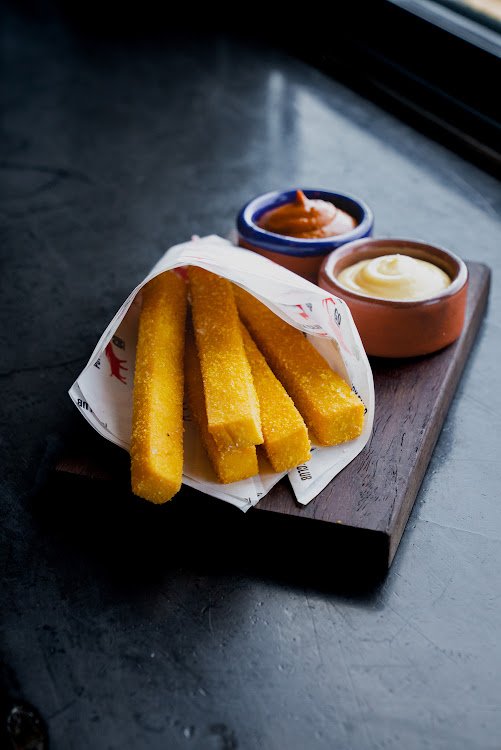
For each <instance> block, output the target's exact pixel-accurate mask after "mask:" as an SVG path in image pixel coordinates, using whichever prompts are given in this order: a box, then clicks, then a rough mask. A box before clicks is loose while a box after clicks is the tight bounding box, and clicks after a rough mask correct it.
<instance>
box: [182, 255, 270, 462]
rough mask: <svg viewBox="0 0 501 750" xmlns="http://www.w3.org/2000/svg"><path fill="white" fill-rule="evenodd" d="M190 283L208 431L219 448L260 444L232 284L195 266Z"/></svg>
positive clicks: (257, 406) (189, 273)
mask: <svg viewBox="0 0 501 750" xmlns="http://www.w3.org/2000/svg"><path fill="white" fill-rule="evenodd" d="M188 281H189V285H190V293H191V303H192V312H193V325H194V329H195V338H196V344H197V350H198V355H199V358H200V366H201V370H202V377H203V382H204V392H205V404H206V409H207V422H208V429H209V432H210V434H211V435H212V437H213V438H214V440H215V441H216V444H217V445H218V447H219V448H230V447H231V448H245V447H247V446H248V445H259V444H261V443H262V442H263V434H262V431H261V418H260V414H259V405H258V401H257V396H256V391H255V388H254V383H253V382H252V374H251V371H250V367H249V363H248V361H247V357H246V356H245V350H244V345H243V341H242V332H241V330H240V321H239V317H238V312H237V307H236V304H235V299H234V296H233V289H232V286H231V283H230V282H229V281H228V279H225V278H222V277H220V276H217V275H216V274H213V273H210V272H209V271H206V270H205V269H203V268H198V267H196V266H190V267H189V269H188Z"/></svg>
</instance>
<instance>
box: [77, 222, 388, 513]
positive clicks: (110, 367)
mask: <svg viewBox="0 0 501 750" xmlns="http://www.w3.org/2000/svg"><path fill="white" fill-rule="evenodd" d="M188 265H196V266H201V267H202V268H205V269H207V270H208V271H212V272H213V273H215V274H218V275H219V276H224V277H226V278H228V279H229V280H230V281H232V282H234V283H235V284H238V285H239V286H241V287H243V288H244V289H245V290H247V291H248V292H250V293H251V294H253V295H254V296H255V297H256V298H257V299H259V300H260V301H261V302H263V303H264V304H265V305H267V306H268V307H269V308H270V309H271V310H273V312H275V313H276V314H277V315H279V316H280V317H281V318H282V319H283V320H285V321H286V322H287V323H289V324H291V325H293V326H294V327H295V328H297V329H299V330H300V331H303V332H304V333H305V334H306V336H307V338H308V339H309V341H311V343H312V344H313V346H315V348H316V349H317V350H318V351H319V352H320V354H322V356H323V357H324V358H325V359H326V360H327V362H328V363H329V365H330V366H331V367H332V369H333V370H335V371H336V372H337V373H339V375H340V376H341V377H342V378H343V379H344V380H345V381H346V382H347V383H349V384H351V387H352V389H353V391H354V392H355V393H357V394H358V396H359V397H360V398H361V400H362V401H363V403H364V405H365V409H366V413H365V418H364V427H363V431H362V434H361V435H360V436H359V437H358V438H355V439H354V440H350V441H349V442H347V443H342V444H341V445H336V446H332V447H324V446H320V445H318V443H316V442H315V439H314V437H313V436H312V435H311V433H310V438H311V442H312V451H311V459H310V460H309V461H308V462H307V463H306V464H304V465H303V466H297V467H296V468H294V469H292V470H290V471H289V472H287V474H288V479H289V481H290V483H291V486H292V489H293V492H294V494H295V497H296V499H297V501H298V502H299V503H302V504H304V505H306V504H307V503H309V502H310V501H311V500H312V499H313V498H314V497H315V496H316V495H317V494H318V493H319V492H320V491H321V490H322V489H323V488H324V487H325V486H326V485H327V484H328V483H329V482H330V481H331V479H333V478H334V477H335V476H336V475H337V474H338V473H339V472H340V471H341V470H342V469H343V468H344V467H345V466H347V464H349V463H350V462H351V461H352V460H353V459H354V458H355V456H357V455H358V454H359V453H360V451H361V450H362V448H363V447H364V446H365V444H366V443H367V441H368V440H369V437H370V434H371V431H372V425H373V420H374V383H373V378H372V371H371V368H370V365H369V361H368V359H367V356H366V354H365V351H364V348H363V346H362V342H361V340H360V336H359V334H358V331H357V329H356V327H355V324H354V323H353V319H352V316H351V313H350V311H349V308H348V307H347V305H346V304H345V303H344V302H343V301H342V300H340V299H338V298H337V297H333V296H332V295H331V294H329V293H328V292H326V291H325V290H323V289H320V287H318V286H316V285H315V284H312V283H311V282H309V281H307V280H306V279H303V278H302V277H300V276H297V275H296V274H294V273H292V272H291V271H289V270H287V269H285V268H283V267H282V266H279V265H277V264H276V263H273V262H272V261H270V260H268V259H267V258H264V257H262V256H260V255H258V254H257V253H254V252H252V251H250V250H245V249H243V248H240V247H237V246H235V245H233V244H232V242H230V241H229V240H226V239H223V238H222V237H219V236H217V235H210V236H207V237H202V238H194V239H191V240H189V241H188V242H184V243H182V244H179V245H175V246H174V247H172V248H170V249H169V250H167V252H166V253H165V254H164V255H163V256H162V257H161V258H160V260H159V261H158V262H157V263H156V264H155V266H154V267H153V268H152V270H151V271H150V273H149V274H148V275H147V276H146V278H145V279H143V281H142V282H141V283H140V284H138V286H137V287H136V288H135V289H134V290H133V291H132V292H131V294H130V295H129V296H128V298H127V299H126V300H125V302H124V303H123V305H122V306H121V307H120V309H119V310H118V312H117V313H116V315H115V317H114V318H113V320H112V321H111V322H110V324H109V325H108V327H107V328H106V330H105V331H104V332H103V334H102V336H101V338H100V339H99V341H98V343H97V345H96V347H95V349H94V351H93V353H92V355H91V357H90V359H89V361H88V363H87V365H86V366H85V368H84V369H83V371H82V372H81V373H80V375H79V376H78V378H77V380H76V381H75V383H74V384H73V385H72V387H71V388H70V390H69V395H70V397H71V399H72V400H73V403H74V404H75V406H76V407H77V408H78V409H79V411H80V412H81V413H82V415H83V416H84V417H85V418H86V419H87V421H88V422H89V423H90V424H91V425H92V427H94V429H95V430H97V432H99V434H101V435H102V436H103V437H104V438H106V439H107V440H110V441H111V442H113V443H115V444H116V445H119V446H121V447H122V448H124V449H125V450H127V451H128V450H130V438H131V432H132V394H133V386H134V365H135V353H136V343H137V332H138V325H139V315H140V311H141V297H142V294H141V290H142V288H143V286H144V285H145V284H146V283H147V282H148V281H149V280H150V279H152V278H153V277H154V276H156V275H158V274H159V273H162V272H164V271H168V270H171V269H175V268H178V269H181V268H183V267H184V266H188ZM184 428H185V431H184V453H185V456H184V467H183V483H184V484H187V485H189V486H191V487H194V488H195V489H198V490H200V491H201V492H204V493H206V494H208V495H212V496H213V497H217V498H220V499H221V500H224V501H226V502H229V503H231V504H232V505H235V506H236V507H238V508H240V509H241V510H243V511H246V510H248V509H249V508H250V507H252V506H253V505H256V503H258V502H259V500H260V498H261V497H263V496H264V495H266V494H267V493H268V492H269V491H270V489H271V488H272V487H273V486H274V485H275V484H276V483H277V482H278V481H279V480H280V479H281V478H282V477H283V476H284V474H283V473H282V474H281V473H279V474H276V473H275V472H273V470H272V469H271V466H270V465H269V464H268V462H267V461H266V460H265V459H262V460H261V459H260V464H259V469H260V471H259V474H258V475H257V476H255V477H252V478H251V479H244V480H242V481H240V482H233V483H232V484H221V483H219V482H218V481H217V478H216V475H215V474H214V471H213V469H212V467H211V465H210V462H209V460H208V458H207V455H206V453H205V450H204V448H203V446H202V443H201V440H200V438H199V436H198V432H197V430H196V428H195V425H194V423H193V422H192V421H191V417H190V414H189V411H188V410H186V409H185V419H184Z"/></svg>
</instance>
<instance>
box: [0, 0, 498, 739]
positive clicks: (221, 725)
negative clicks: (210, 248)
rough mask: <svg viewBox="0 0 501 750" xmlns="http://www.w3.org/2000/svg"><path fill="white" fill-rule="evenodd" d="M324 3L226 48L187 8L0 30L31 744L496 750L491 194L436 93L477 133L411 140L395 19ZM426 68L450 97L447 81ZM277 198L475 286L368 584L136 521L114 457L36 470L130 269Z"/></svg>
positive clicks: (188, 518) (293, 531)
mask: <svg viewBox="0 0 501 750" xmlns="http://www.w3.org/2000/svg"><path fill="white" fill-rule="evenodd" d="M350 7H351V8H352V11H351V12H352V16H351V17H350V18H348V17H347V16H346V15H344V16H343V14H342V13H340V14H339V15H338V17H337V18H336V19H334V17H330V16H329V17H327V18H326V19H325V18H324V19H323V20H322V18H320V19H317V17H316V16H315V15H314V13H313V10H312V9H308V10H311V12H310V13H308V14H307V15H306V16H305V20H304V21H301V22H300V23H299V25H298V24H296V23H294V24H291V21H290V18H289V19H283V18H281V15H280V13H279V12H270V13H269V14H268V15H266V16H264V15H262V14H261V13H257V11H256V12H255V13H254V14H253V13H252V12H251V11H250V10H249V9H247V8H246V9H244V24H243V25H242V22H241V21H240V19H239V18H237V17H236V16H233V15H228V14H227V13H226V12H224V13H223V11H222V10H221V11H217V12H214V10H213V9H211V8H208V7H206V8H202V9H196V10H195V9H192V8H191V7H186V8H182V7H181V8H177V10H176V12H175V13H174V11H172V10H171V9H169V13H170V14H171V15H169V13H168V15H167V17H165V16H160V14H159V12H158V10H156V8H155V7H154V6H153V5H152V4H151V5H148V3H146V4H144V3H143V4H141V7H140V8H139V7H138V6H132V8H131V9H130V7H128V6H125V7H123V6H122V7H120V8H118V6H110V5H109V4H108V5H107V4H97V3H85V4H83V3H81V4H72V5H71V6H70V5H69V4H65V5H64V4H58V3H52V4H50V3H3V4H2V5H1V6H0V70H1V76H0V90H1V106H2V117H1V136H0V178H1V185H0V189H1V193H0V232H1V243H0V254H1V256H0V257H1V264H2V265H1V268H2V273H1V275H0V284H1V292H0V299H1V309H2V320H1V328H0V336H1V340H0V343H1V351H2V353H3V355H2V365H1V372H0V377H1V381H2V415H1V422H0V423H1V425H2V457H3V462H4V466H3V471H2V473H1V476H0V503H1V510H0V512H1V527H0V528H1V534H2V545H1V552H0V554H1V564H2V568H1V569H2V573H3V575H2V602H1V608H0V612H1V615H0V618H1V633H2V637H1V641H0V663H1V685H2V695H1V709H2V712H3V717H4V720H5V717H6V716H8V715H10V716H11V725H10V726H11V728H12V722H13V719H12V714H10V713H9V712H11V710H12V707H13V706H15V705H17V706H21V707H22V706H24V702H26V703H28V704H30V705H32V706H33V707H34V708H35V709H36V710H37V711H38V712H39V714H40V716H41V717H42V719H43V722H44V723H45V724H46V726H47V731H48V736H49V740H50V747H52V748H56V749H59V748H61V749H66V748H68V747H72V748H74V749H75V750H80V749H82V750H87V749H88V748H99V750H101V748H103V749H105V750H111V749H113V750H114V749H115V748H116V749H118V748H123V747H127V748H131V749H133V750H135V749H136V748H137V749H138V750H150V749H151V750H157V749H158V750H160V748H162V749H163V748H193V749H196V750H205V748H208V749H209V750H220V749H222V750H233V749H235V748H245V750H254V748H267V749H270V750H275V749H276V750H279V749H281V748H283V747H288V748H291V749H293V750H304V748H314V749H315V750H316V749H317V748H318V750H323V749H324V748H325V750H330V749H331V748H342V749H343V750H344V748H346V749H350V750H351V748H357V750H372V749H373V748H378V749H379V748H381V749H383V748H384V749H385V750H388V749H392V748H401V747H405V748H409V749H411V750H412V749H414V748H415V749H416V750H418V749H419V750H421V749H422V748H425V747H426V748H433V749H434V750H435V749H439V750H450V748H454V749H455V750H456V749H458V750H477V749H478V750H487V749H489V750H490V749H491V748H492V750H494V749H496V748H499V734H500V719H499V716H500V713H499V710H500V705H499V673H500V669H501V663H500V649H499V632H500V626H501V606H500V603H501V590H500V576H499V570H500V564H501V543H500V528H501V516H500V504H499V487H500V483H501V482H500V480H501V477H500V472H499V461H498V455H499V426H500V424H499V414H500V408H501V403H500V396H499V388H498V387H497V385H496V384H497V382H498V381H499V366H500V364H501V363H500V354H499V351H500V349H499V315H498V314H497V313H498V310H499V281H498V273H499V250H500V239H499V238H500V220H499V218H500V206H501V200H500V199H501V193H500V188H499V181H498V179H497V174H496V164H497V157H496V154H495V153H494V151H495V149H493V146H492V143H493V142H494V140H495V139H493V141H492V142H491V141H489V138H488V137H487V135H485V137H482V134H481V129H480V124H481V123H482V122H484V123H485V122H486V121H487V120H486V119H485V108H484V107H483V104H482V102H481V99H482V97H481V96H480V95H481V93H482V91H484V88H485V87H484V84H485V80H484V79H483V78H482V79H477V81H478V82H479V84H478V86H477V93H478V100H477V104H478V106H477V108H476V109H475V108H474V107H473V106H472V105H471V100H468V102H467V104H468V106H466V104H465V103H464V102H463V101H462V100H461V99H460V96H459V93H458V91H454V97H453V99H454V105H455V106H457V107H459V109H460V110H461V111H466V110H468V112H469V113H470V114H471V115H472V119H471V123H476V125H475V127H478V128H479V129H478V130H475V131H473V124H472V125H471V127H470V129H468V128H467V127H466V126H463V125H462V124H461V126H460V127H459V122H458V121H457V118H456V124H457V125H458V127H456V130H455V132H454V134H452V133H451V130H450V125H449V124H448V123H449V120H451V119H453V118H451V117H449V115H450V112H451V111H452V110H451V108H449V110H447V112H445V111H444V112H443V116H442V117H441V118H440V122H438V123H437V119H436V118H435V119H434V120H433V121H432V119H431V118H430V116H429V113H430V110H431V109H432V107H431V104H430V97H428V99H426V97H425V98H424V99H423V100H421V99H420V98H419V96H418V89H419V91H420V92H421V93H423V92H426V90H427V87H426V85H425V83H424V82H425V80H426V76H425V71H421V73H420V75H419V76H418V83H419V86H418V85H416V93H415V96H414V95H412V96H410V100H412V102H413V107H410V106H409V102H408V100H409V97H404V96H403V94H402V92H401V90H399V86H397V83H398V81H397V80H396V78H397V77H395V79H392V83H391V86H390V85H389V83H388V81H389V77H388V76H386V78H385V77H384V75H383V71H384V70H386V72H387V73H388V71H394V70H396V69H397V68H398V70H399V71H400V73H401V76H402V78H401V79H399V80H400V82H401V83H402V81H404V80H405V81H409V80H411V79H412V80H416V74H415V72H413V71H410V70H409V69H408V68H405V66H404V65H400V64H399V65H397V67H395V65H396V63H395V59H396V54H397V52H400V53H403V52H405V51H406V50H407V51H409V50H412V45H414V44H415V43H416V41H415V40H416V37H414V36H413V35H412V34H410V32H409V31H408V29H407V26H406V25H405V22H404V21H403V20H401V22H400V25H399V24H398V23H397V26H396V30H395V26H394V23H395V18H392V20H391V23H390V22H388V23H387V22H386V21H385V18H386V16H384V15H379V16H378V17H377V18H376V19H374V18H373V16H372V15H371V14H372V12H373V11H369V9H368V7H367V6H365V5H364V4H357V3H354V4H353V5H351V6H350ZM372 7H373V8H374V7H376V6H375V5H373V6H372ZM383 8H385V10H383ZM380 9H381V13H385V12H390V11H391V9H389V6H388V4H384V3H382V4H381V5H380ZM315 13H319V11H315ZM312 16H314V17H313V18H312ZM354 16H356V18H355V17H354ZM392 24H393V26H392ZM413 28H416V27H415V26H414V27H413ZM368 30H372V32H373V33H371V34H370V36H371V37H372V39H373V41H374V43H373V44H372V45H371V46H370V47H368V45H367V41H368V38H369V37H368V35H367V33H368ZM390 33H393V43H392V44H390V43H389V41H386V42H385V44H384V45H383V52H384V53H385V54H384V61H383V62H384V63H385V64H384V65H383V62H381V66H380V72H381V75H379V73H378V70H379V68H377V66H376V65H375V63H374V64H372V63H371V62H370V61H371V60H372V61H377V60H379V61H381V59H382V58H381V49H378V44H379V43H382V40H384V39H385V38H386V39H387V38H388V36H389V35H390ZM429 33H430V34H432V35H433V33H435V32H433V31H429ZM305 38H306V42H305V43H301V40H304V39H305ZM315 38H316V39H317V40H318V44H313V43H312V40H314V39H315ZM350 40H351V41H350ZM376 42H378V44H376ZM357 45H358V47H357ZM362 48H363V49H364V51H365V53H366V54H365V56H361V55H359V54H358V53H357V54H355V51H356V50H357V49H362ZM390 49H393V50H394V52H395V55H389V50H390ZM425 49H426V52H427V53H428V52H429V55H428V54H426V55H423V54H421V55H419V57H418V61H419V62H420V63H423V62H425V61H426V60H428V62H430V60H431V59H432V57H431V55H432V48H431V47H430V46H426V47H425ZM343 50H344V51H343ZM470 51H471V50H470ZM475 54H476V53H474V54H473V57H472V58H471V59H474V57H475ZM479 54H480V53H479ZM412 57H413V55H410V56H409V59H411V58H412ZM414 57H415V55H414ZM480 57H482V55H480ZM444 59H445V63H444V65H443V66H442V68H441V70H443V71H445V68H447V70H448V72H449V73H450V74H451V75H452V72H453V71H454V70H458V71H459V70H460V69H461V65H462V64H463V62H464V58H463V55H462V54H461V53H460V52H456V53H455V56H453V57H452V58H444ZM482 59H483V58H482ZM355 60H357V61H358V63H357V66H355V65H354V61H355ZM490 62H491V63H492V66H493V67H489V68H488V70H489V71H491V72H492V71H495V67H494V66H495V64H496V63H495V61H492V60H491V61H490ZM430 70H431V72H432V73H433V72H434V71H435V73H436V70H437V68H436V66H435V67H434V66H431V68H430ZM471 70H472V69H470V71H471ZM376 74H377V75H376ZM468 80H469V79H468ZM381 82H383V83H381ZM383 84H384V86H385V88H384V87H383ZM443 87H444V88H443V89H442V88H440V91H439V93H440V92H441V91H442V90H443V91H445V92H446V91H447V86H446V82H444V83H443ZM383 88H384V90H383ZM434 91H435V92H436V91H437V89H436V88H435V89H434ZM388 92H390V93H388ZM484 100H485V97H484ZM438 101H441V102H443V101H444V98H443V96H441V95H440V96H438ZM484 104H485V101H484ZM425 105H426V106H425ZM418 109H419V113H420V114H418V112H417V110H418ZM455 111H459V110H455ZM413 113H414V114H413ZM446 115H447V116H446ZM491 115H492V116H490V119H489V126H490V127H492V128H493V130H492V131H489V132H490V133H491V134H492V133H494V132H495V129H496V128H497V127H498V126H497V124H496V122H495V117H494V114H493V113H492V112H491ZM486 132H487V131H486ZM468 134H469V137H468V138H467V137H465V136H467V135H468ZM298 185H314V186H318V187H320V188H334V189H338V188H339V189H343V190H346V191H347V192H352V193H354V194H356V195H360V196H361V197H363V198H364V199H365V200H366V201H367V202H368V203H369V205H370V206H371V208H372V209H373V211H374V213H375V217H376V229H375V233H376V235H378V236H384V235H386V236H408V237H413V238H415V239H424V240H428V241H431V242H436V243H437V244H441V245H444V246H446V247H449V248H450V249H452V250H454V251H455V252H457V253H458V254H459V255H460V256H461V257H463V258H464V259H465V260H474V261H477V262H482V263H485V264H487V265H489V266H490V267H491V268H492V270H493V287H492V291H491V300H490V306H489V310H488V312H487V316H486V319H485V321H484V324H483V325H482V328H481V330H480V333H479V335H478V339H477V341H476V343H475V346H474V348H473V351H472V353H471V356H470V358H469V360H468V363H467V366H466V369H465V372H464V374H463V377H462V380H461V382H460V385H459V387H458V390H457V392H456V396H455V398H454V400H453V403H452V406H451V409H450V412H449V414H448V417H447V419H446V422H445V425H444V428H443V430H442V433H441V436H440V438H439V441H438V444H437V446H436V449H435V452H434V454H433V457H432V460H431V463H430V465H429V468H428V472H427V474H426V476H425V479H424V482H423V485H422V487H421V490H420V493H419V495H418V498H417V501H416V505H415V507H414V510H413V513H412V515H411V518H410V520H409V523H408V525H407V529H406V532H405V534H404V537H403V540H402V542H401V545H400V548H399V550H398V552H397V556H396V558H395V560H394V563H393V565H392V567H391V569H390V571H389V573H388V574H387V575H382V574H381V570H380V568H379V566H378V561H377V560H376V559H375V558H374V555H373V550H372V549H371V545H370V543H369V541H368V540H367V539H366V538H365V537H364V535H360V534H353V533H352V532H350V530H346V531H345V533H344V534H336V536H333V535H332V534H327V533H326V532H325V530H323V529H319V528H317V526H316V524H315V522H312V524H311V525H310V524H308V525H307V526H306V525H301V526H300V525H298V524H295V523H294V524H284V523H282V522H277V521H276V519H273V518H271V519H270V518H266V520H265V519H262V518H261V519H259V518H257V517H256V516H255V515H254V516H253V515H252V514H251V513H249V514H247V515H244V514H242V513H241V512H239V511H236V510H235V509H233V508H231V507H228V506H226V505H225V504H224V503H222V502H220V501H216V500H214V499H213V498H209V497H206V496H200V495H196V494H195V493H193V492H191V491H187V490H183V491H182V493H181V494H180V496H179V497H178V498H176V499H175V500H174V501H172V503H170V504H168V505H167V506H162V507H159V508H158V507H153V506H150V505H149V504H147V503H144V502H142V501H140V500H139V499H138V498H134V497H133V496H132V495H131V493H130V491H129V488H128V475H127V456H126V455H125V454H122V453H121V452H118V454H117V460H118V461H122V462H123V465H124V472H123V482H122V483H120V482H119V483H118V484H114V485H109V483H108V484H107V483H102V482H94V481H85V480H72V479H71V478H68V477H60V476H57V475H56V474H55V472H54V471H53V468H54V465H55V463H56V461H57V459H58V457H59V456H60V455H61V453H62V451H63V450H64V448H65V446H66V445H67V444H68V442H69V441H70V439H71V438H73V437H75V436H76V437H78V438H79V439H80V440H82V441H83V442H84V443H85V442H88V443H89V444H91V443H92V442H93V439H94V435H93V434H92V433H91V430H90V428H88V426H87V425H86V423H85V422H84V421H83V420H82V418H81V416H80V415H79V414H78V413H77V412H76V410H75V408H74V407H73V406H72V404H71V402H70V399H69V397H68V395H67V391H68V388H69V387H70V385H71V384H72V383H73V381H74V380H75V378H76V377H77V376H78V374H79V373H80V371H81V370H82V368H83V367H84V365H85V364H86V362H87V359H88V357H89V356H90V354H91V352H92V350H93V348H94V346H95V344H96V342H97V340H98V338H99V336H100V334H101V332H102V331H103V329H104V328H105V327H106V325H107V323H108V322H109V320H110V319H111V318H112V317H113V315H114V313H115V312H116V310H117V309H118V307H119V306H120V305H121V303H122V302H123V300H124V299H125V298H126V296H127V295H128V293H129V292H130V290H131V289H132V288H134V286H135V285H136V284H137V283H138V282H139V281H140V280H141V279H142V278H143V277H144V275H145V274H146V273H147V272H148V270H149V269H150V268H151V266H152V265H153V263H154V262H155V261H156V260H157V259H158V257H159V256H160V255H161V254H162V253H163V252H164V251H165V250H166V249H167V248H168V247H170V246H171V245H172V244H175V243H177V242H182V241H185V240H186V239H189V237H190V236H191V235H192V234H200V235H204V234H212V233H215V234H220V235H222V236H225V235H226V234H227V233H228V232H229V231H230V230H231V229H232V228H233V226H234V221H235V217H236V214H237V212H238V210H239V208H240V207H241V206H242V205H243V203H244V202H246V201H247V200H248V199H249V198H251V197H253V196H254V195H256V194H258V193H261V192H265V191H267V190H271V189H277V188H284V189H286V188H290V187H295V186H298ZM103 451H104V449H103ZM266 515H268V514H266ZM28 719H29V717H28ZM4 723H5V721H4ZM27 724H29V720H28V721H26V720H25V722H24V726H26V725H27ZM32 726H35V728H34V730H33V731H34V732H35V734H36V732H38V734H39V737H40V736H41V735H40V732H41V730H40V729H39V728H38V727H37V726H36V725H33V723H32ZM3 730H4V734H5V738H4V744H6V743H7V735H6V731H7V730H6V729H5V727H4V728H3ZM33 736H35V735H33ZM6 746H7V747H9V745H8V744H6ZM28 746H29V745H28V744H27V741H23V743H22V744H21V742H19V743H18V747H28ZM33 746H37V745H34V744H33V743H32V747H33ZM41 746H42V745H41V741H40V742H39V744H38V747H41Z"/></svg>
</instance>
